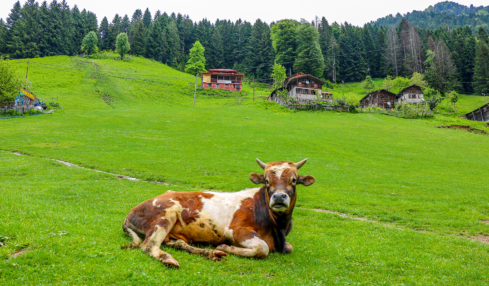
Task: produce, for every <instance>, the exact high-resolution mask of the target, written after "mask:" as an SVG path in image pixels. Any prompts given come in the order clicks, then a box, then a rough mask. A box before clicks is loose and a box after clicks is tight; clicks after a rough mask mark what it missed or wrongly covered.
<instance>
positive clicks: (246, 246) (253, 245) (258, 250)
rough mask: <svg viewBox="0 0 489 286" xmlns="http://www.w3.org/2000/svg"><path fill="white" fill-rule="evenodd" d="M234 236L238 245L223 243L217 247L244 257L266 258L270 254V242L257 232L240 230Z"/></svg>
mask: <svg viewBox="0 0 489 286" xmlns="http://www.w3.org/2000/svg"><path fill="white" fill-rule="evenodd" d="M233 237H234V241H235V242H236V244H237V245H238V246H229V245H225V244H221V245H219V246H218V247H217V248H216V249H217V250H221V251H224V252H226V253H230V254H234V255H238V256H244V257H256V258H264V257H266V256H267V255H268V252H269V249H268V244H267V243H266V242H265V241H264V240H262V239H261V238H260V237H259V236H258V234H257V233H256V232H254V231H246V230H240V231H237V232H236V233H235V234H233Z"/></svg>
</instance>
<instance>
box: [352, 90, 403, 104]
mask: <svg viewBox="0 0 489 286" xmlns="http://www.w3.org/2000/svg"><path fill="white" fill-rule="evenodd" d="M395 100H396V94H395V93H393V92H390V91H388V90H385V89H379V90H374V91H372V92H370V93H368V94H367V95H365V96H364V97H363V98H362V99H360V107H361V108H367V107H380V108H383V109H392V108H394V102H395Z"/></svg>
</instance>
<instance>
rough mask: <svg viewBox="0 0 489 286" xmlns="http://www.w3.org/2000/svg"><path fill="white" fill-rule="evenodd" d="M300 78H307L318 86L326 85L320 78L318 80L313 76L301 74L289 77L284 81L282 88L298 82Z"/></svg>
mask: <svg viewBox="0 0 489 286" xmlns="http://www.w3.org/2000/svg"><path fill="white" fill-rule="evenodd" d="M299 78H307V79H311V80H313V81H314V82H316V83H318V84H325V82H324V81H322V80H320V79H319V78H317V77H315V76H313V75H310V74H305V73H302V72H300V73H296V74H293V75H291V76H289V77H288V78H286V79H284V82H283V84H282V86H288V85H289V84H291V83H292V82H294V81H296V80H298V79H299Z"/></svg>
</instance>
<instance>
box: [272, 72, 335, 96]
mask: <svg viewBox="0 0 489 286" xmlns="http://www.w3.org/2000/svg"><path fill="white" fill-rule="evenodd" d="M323 84H325V82H324V81H322V80H320V79H319V78H317V77H315V76H313V75H310V74H304V73H297V74H294V75H291V76H289V77H288V78H286V79H284V81H283V84H282V87H281V88H279V89H278V90H284V89H286V90H287V93H288V95H289V97H292V98H293V99H296V100H316V99H317V98H318V95H319V97H320V98H321V97H322V96H323V95H322V93H321V88H322V87H323ZM278 90H274V91H273V92H272V94H271V95H270V97H271V98H272V100H277V91H278Z"/></svg>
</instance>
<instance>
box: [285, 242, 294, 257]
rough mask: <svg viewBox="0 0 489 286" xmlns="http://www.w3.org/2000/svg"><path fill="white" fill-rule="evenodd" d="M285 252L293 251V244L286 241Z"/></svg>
mask: <svg viewBox="0 0 489 286" xmlns="http://www.w3.org/2000/svg"><path fill="white" fill-rule="evenodd" d="M284 252H285V253H287V254H290V253H292V244H290V243H288V242H286V243H285V251H284Z"/></svg>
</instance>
